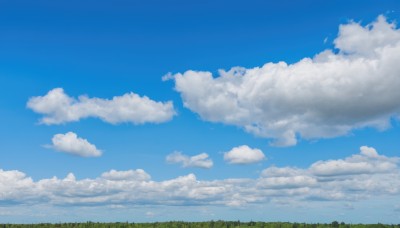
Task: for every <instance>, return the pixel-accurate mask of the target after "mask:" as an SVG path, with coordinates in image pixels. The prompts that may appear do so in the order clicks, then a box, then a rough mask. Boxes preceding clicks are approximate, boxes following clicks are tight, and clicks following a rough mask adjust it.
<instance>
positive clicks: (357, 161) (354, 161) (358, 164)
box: [310, 146, 397, 176]
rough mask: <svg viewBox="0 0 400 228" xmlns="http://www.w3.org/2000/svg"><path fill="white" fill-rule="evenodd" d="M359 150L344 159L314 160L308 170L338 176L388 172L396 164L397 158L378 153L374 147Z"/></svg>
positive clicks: (322, 174)
mask: <svg viewBox="0 0 400 228" xmlns="http://www.w3.org/2000/svg"><path fill="white" fill-rule="evenodd" d="M360 151H361V152H360V154H357V155H353V156H352V157H349V158H346V159H344V160H341V159H340V160H329V161H319V162H316V163H314V164H312V165H311V167H310V171H311V172H312V173H313V174H314V175H316V176H340V175H354V174H371V173H384V172H390V171H392V170H393V169H395V168H396V166H397V159H389V158H387V157H385V156H381V155H378V153H377V152H376V150H375V149H374V148H371V147H366V146H363V147H361V148H360Z"/></svg>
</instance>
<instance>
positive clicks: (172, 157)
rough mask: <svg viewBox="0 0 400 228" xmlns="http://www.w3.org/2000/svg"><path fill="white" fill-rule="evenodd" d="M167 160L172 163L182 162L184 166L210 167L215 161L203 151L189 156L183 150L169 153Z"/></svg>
mask: <svg viewBox="0 0 400 228" xmlns="http://www.w3.org/2000/svg"><path fill="white" fill-rule="evenodd" d="M165 160H166V161H167V162H168V163H170V164H181V165H182V167H185V168H186V167H197V168H205V169H210V168H211V167H212V166H213V161H212V160H211V159H209V157H208V154H206V153H201V154H198V155H194V156H188V155H185V154H182V153H181V152H173V153H172V154H169V155H167V157H166V158H165Z"/></svg>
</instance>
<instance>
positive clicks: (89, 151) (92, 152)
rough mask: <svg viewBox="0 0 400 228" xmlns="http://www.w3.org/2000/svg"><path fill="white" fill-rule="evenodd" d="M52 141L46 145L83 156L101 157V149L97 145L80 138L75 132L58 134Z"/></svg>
mask: <svg viewBox="0 0 400 228" xmlns="http://www.w3.org/2000/svg"><path fill="white" fill-rule="evenodd" d="M51 141H52V143H53V144H52V145H47V146H46V147H48V148H52V149H54V150H57V151H60V152H65V153H69V154H73V155H77V156H81V157H99V156H101V154H102V152H101V150H99V149H97V148H96V146H95V145H93V144H91V143H89V142H88V141H87V140H86V139H83V138H79V137H78V135H77V134H75V133H74V132H67V133H65V134H56V135H54V136H53V138H52V139H51Z"/></svg>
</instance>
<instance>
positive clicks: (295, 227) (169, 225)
mask: <svg viewBox="0 0 400 228" xmlns="http://www.w3.org/2000/svg"><path fill="white" fill-rule="evenodd" d="M0 226H1V227H3V228H18V227H21V228H31V227H32V228H36V227H43V228H64V227H65V228H67V227H68V228H69V227H76V228H92V227H93V228H94V227H96V228H97V227H99V228H114V227H115V228H206V227H207V228H208V227H211V228H223V227H224V228H235V227H237V228H240V227H254V228H262V227H263V228H364V227H367V228H400V224H380V223H378V224H346V223H344V222H340V223H339V222H337V221H334V222H332V223H313V224H307V223H289V222H253V221H251V222H240V221H221V220H219V221H208V222H183V221H171V222H154V223H128V222H125V223H124V222H122V223H121V222H117V223H98V222H85V223H37V224H1V225H0Z"/></svg>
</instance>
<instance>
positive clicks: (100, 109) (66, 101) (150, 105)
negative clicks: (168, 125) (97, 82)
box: [27, 88, 176, 125]
mask: <svg viewBox="0 0 400 228" xmlns="http://www.w3.org/2000/svg"><path fill="white" fill-rule="evenodd" d="M27 107H28V108H30V109H32V110H33V111H34V112H36V113H39V114H43V115H44V117H43V118H41V120H40V122H41V123H43V124H47V125H51V124H62V123H66V122H74V121H79V120H80V119H83V118H89V117H95V118H99V119H101V120H103V121H105V122H107V123H111V124H118V123H125V122H129V123H133V124H144V123H162V122H166V121H169V120H171V119H172V117H173V116H174V115H175V114H176V113H175V110H174V107H173V104H172V102H171V101H168V102H156V101H153V100H151V99H150V98H148V97H146V96H143V97H141V96H139V95H137V94H135V93H126V94H124V95H122V96H115V97H113V98H112V99H111V100H108V99H101V98H96V97H94V98H89V97H87V96H79V97H78V99H75V98H73V97H70V96H68V95H67V94H66V93H65V92H64V90H63V89H62V88H56V89H52V90H50V91H49V92H48V93H47V94H46V95H45V96H37V97H31V98H30V99H29V101H28V103H27Z"/></svg>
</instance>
